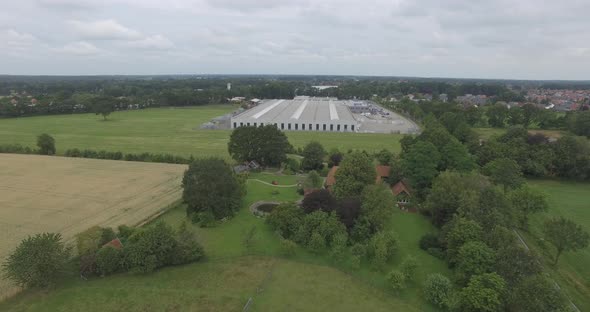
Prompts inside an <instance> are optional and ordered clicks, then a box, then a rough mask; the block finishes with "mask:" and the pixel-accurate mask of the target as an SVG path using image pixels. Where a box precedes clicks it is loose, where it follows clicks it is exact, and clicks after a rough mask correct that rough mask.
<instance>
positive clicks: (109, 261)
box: [96, 246, 122, 276]
mask: <svg viewBox="0 0 590 312" xmlns="http://www.w3.org/2000/svg"><path fill="white" fill-rule="evenodd" d="M121 260H122V253H121V251H120V250H119V249H117V248H115V247H113V246H105V247H103V248H101V249H100V250H98V252H97V253H96V270H97V271H98V273H100V274H101V275H102V276H105V275H109V274H112V273H115V272H117V271H118V270H119V269H120V268H121Z"/></svg>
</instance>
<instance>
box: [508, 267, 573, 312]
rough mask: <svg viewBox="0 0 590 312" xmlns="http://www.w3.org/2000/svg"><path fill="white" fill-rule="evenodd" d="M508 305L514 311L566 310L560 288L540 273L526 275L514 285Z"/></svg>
mask: <svg viewBox="0 0 590 312" xmlns="http://www.w3.org/2000/svg"><path fill="white" fill-rule="evenodd" d="M509 307H510V311H514V312H555V311H568V309H567V308H568V306H567V301H566V299H565V297H564V296H563V294H562V293H561V292H560V290H559V289H557V288H556V287H555V285H554V284H553V283H552V282H551V281H549V280H548V279H547V278H546V277H544V276H542V275H540V274H538V275H534V276H531V277H528V278H526V279H524V280H523V281H522V282H520V283H519V284H518V285H517V286H516V288H515V290H514V291H513V292H512V293H511V296H510V304H509Z"/></svg>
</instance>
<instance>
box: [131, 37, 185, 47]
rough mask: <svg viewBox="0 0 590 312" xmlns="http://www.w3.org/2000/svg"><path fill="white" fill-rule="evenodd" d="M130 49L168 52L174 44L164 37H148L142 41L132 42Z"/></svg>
mask: <svg viewBox="0 0 590 312" xmlns="http://www.w3.org/2000/svg"><path fill="white" fill-rule="evenodd" d="M127 45H128V46H129V47H132V48H136V49H145V50H166V49H170V48H173V47H174V43H173V42H172V41H170V40H169V39H168V38H166V37H164V36H162V35H154V36H148V37H145V38H143V39H140V40H136V41H131V42H129V43H128V44H127Z"/></svg>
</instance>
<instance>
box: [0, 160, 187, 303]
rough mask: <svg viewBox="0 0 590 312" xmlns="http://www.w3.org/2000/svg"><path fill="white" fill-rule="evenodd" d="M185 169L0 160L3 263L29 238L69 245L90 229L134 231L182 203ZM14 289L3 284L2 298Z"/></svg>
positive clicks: (117, 163)
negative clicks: (57, 236)
mask: <svg viewBox="0 0 590 312" xmlns="http://www.w3.org/2000/svg"><path fill="white" fill-rule="evenodd" d="M185 169H186V166H184V165H173V164H157V163H141V162H127V161H113V160H98V159H82V158H66V157H53V156H39V155H14V154H0V259H1V261H2V262H3V261H4V259H5V257H6V256H7V255H8V254H9V253H10V252H11V250H13V249H14V247H15V246H16V245H17V244H18V243H19V242H20V241H21V240H22V239H23V238H25V237H27V236H28V235H32V234H36V233H40V232H59V233H61V234H62V235H63V236H64V239H65V240H66V241H71V240H72V238H73V237H74V235H76V234H77V233H79V232H82V231H84V230H86V229H88V228H90V227H92V226H95V225H101V226H113V227H115V226H118V225H121V224H126V225H136V224H139V223H141V222H143V221H145V220H146V219H149V218H150V217H152V216H154V215H157V214H158V213H160V212H162V210H163V209H165V208H166V207H167V206H169V205H170V204H172V203H174V202H175V201H177V200H179V199H180V196H181V181H182V173H183V172H184V170H185ZM14 291H16V289H15V288H14V287H13V286H11V285H9V283H8V282H7V281H5V280H3V279H2V278H0V298H2V297H4V296H7V295H9V294H10V293H12V292H14Z"/></svg>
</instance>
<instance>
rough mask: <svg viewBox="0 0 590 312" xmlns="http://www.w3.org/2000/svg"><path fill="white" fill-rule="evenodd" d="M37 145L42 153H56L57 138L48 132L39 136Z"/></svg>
mask: <svg viewBox="0 0 590 312" xmlns="http://www.w3.org/2000/svg"><path fill="white" fill-rule="evenodd" d="M37 147H39V154H41V155H55V139H54V138H53V137H52V136H50V135H49V134H47V133H43V134H41V135H39V136H38V137H37Z"/></svg>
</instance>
